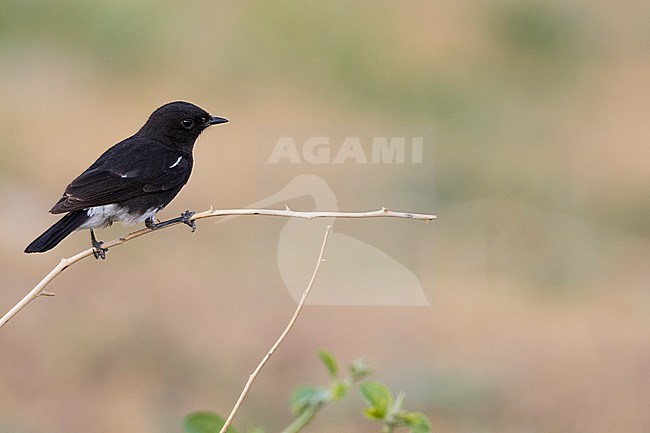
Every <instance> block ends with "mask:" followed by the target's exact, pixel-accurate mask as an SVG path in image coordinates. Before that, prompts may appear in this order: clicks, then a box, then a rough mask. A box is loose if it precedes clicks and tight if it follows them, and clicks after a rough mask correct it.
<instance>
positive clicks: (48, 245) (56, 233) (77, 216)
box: [25, 210, 88, 253]
mask: <svg viewBox="0 0 650 433" xmlns="http://www.w3.org/2000/svg"><path fill="white" fill-rule="evenodd" d="M87 220H88V213H87V212H86V211H85V210H76V211H74V212H70V213H69V214H67V215H66V216H64V217H63V218H61V219H60V220H59V221H57V223H56V224H54V225H53V226H52V227H50V228H49V229H47V230H46V231H45V233H43V234H42V235H40V236H39V237H37V238H36V239H34V242H32V243H31V244H29V245H28V246H27V248H25V252H26V253H44V252H45V251H48V250H51V249H52V248H54V247H55V246H57V245H58V243H59V242H61V241H62V240H63V238H65V237H66V236H68V235H69V234H70V233H72V232H73V231H75V230H77V229H78V228H79V227H80V226H81V225H82V224H83V223H85V222H86V221H87Z"/></svg>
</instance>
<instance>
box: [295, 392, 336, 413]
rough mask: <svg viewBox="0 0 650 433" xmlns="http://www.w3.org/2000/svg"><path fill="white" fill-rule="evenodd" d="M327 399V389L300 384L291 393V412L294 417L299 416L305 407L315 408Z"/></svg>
mask: <svg viewBox="0 0 650 433" xmlns="http://www.w3.org/2000/svg"><path fill="white" fill-rule="evenodd" d="M328 399H329V392H328V390H327V389H324V388H319V387H315V386H301V387H298V388H296V389H295V390H294V391H293V392H292V393H291V401H290V405H291V413H292V414H293V416H294V417H296V418H297V417H299V416H300V415H302V413H303V412H305V411H306V410H307V409H310V408H315V407H318V406H320V405H322V404H323V403H326V402H327V400H328Z"/></svg>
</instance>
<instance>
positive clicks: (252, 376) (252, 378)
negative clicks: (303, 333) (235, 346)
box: [219, 225, 332, 433]
mask: <svg viewBox="0 0 650 433" xmlns="http://www.w3.org/2000/svg"><path fill="white" fill-rule="evenodd" d="M331 231H332V226H331V225H328V226H327V229H326V230H325V238H323V244H322V245H321V247H320V254H319V255H318V261H317V262H316V267H315V268H314V272H313V273H312V274H311V279H310V280H309V284H307V288H306V289H305V291H304V292H303V294H302V297H301V298H300V302H298V306H297V307H296V311H294V313H293V316H292V317H291V320H289V323H288V324H287V326H286V328H284V331H282V334H280V337H278V339H277V341H276V342H275V343H274V344H273V346H271V349H269V351H268V352H267V354H266V355H265V356H264V358H262V360H261V361H260V363H259V364H258V365H257V367H256V368H255V370H254V371H253V372H252V373H251V374H250V376H249V377H248V381H247V382H246V385H244V389H243V390H242V392H241V394H240V395H239V398H238V399H237V403H235V406H234V407H233V408H232V411H231V412H230V415H228V418H226V422H225V423H224V424H223V427H221V430H220V431H219V433H226V430H228V427H230V423H231V422H232V420H233V418H234V417H235V415H236V414H237V411H238V410H239V407H240V406H241V404H242V402H243V401H244V399H245V398H246V395H247V394H248V390H249V389H250V387H251V385H252V384H253V382H254V381H255V379H256V378H257V375H258V374H259V373H260V371H261V370H262V368H263V367H264V365H265V364H266V363H267V362H268V360H269V359H270V358H271V356H272V355H273V353H275V351H276V350H277V348H278V347H280V344H282V342H283V341H284V339H285V338H286V337H287V335H288V334H289V331H291V328H293V325H294V324H295V323H296V320H297V319H298V315H299V314H300V311H301V310H302V307H303V306H304V305H305V301H306V300H307V296H309V292H310V291H311V288H312V286H313V285H314V281H315V280H316V275H318V270H319V269H320V265H321V264H322V263H323V262H325V261H326V260H325V259H324V258H323V254H324V253H325V245H327V239H328V238H329V235H330V232H331Z"/></svg>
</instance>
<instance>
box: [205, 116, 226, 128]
mask: <svg viewBox="0 0 650 433" xmlns="http://www.w3.org/2000/svg"><path fill="white" fill-rule="evenodd" d="M226 122H228V119H224V118H223V117H211V118H210V119H209V120H208V121H207V122H206V123H205V126H211V125H218V124H220V123H226Z"/></svg>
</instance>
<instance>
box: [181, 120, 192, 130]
mask: <svg viewBox="0 0 650 433" xmlns="http://www.w3.org/2000/svg"><path fill="white" fill-rule="evenodd" d="M181 125H182V126H183V128H185V129H192V127H193V126H194V121H193V120H192V119H183V120H181Z"/></svg>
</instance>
